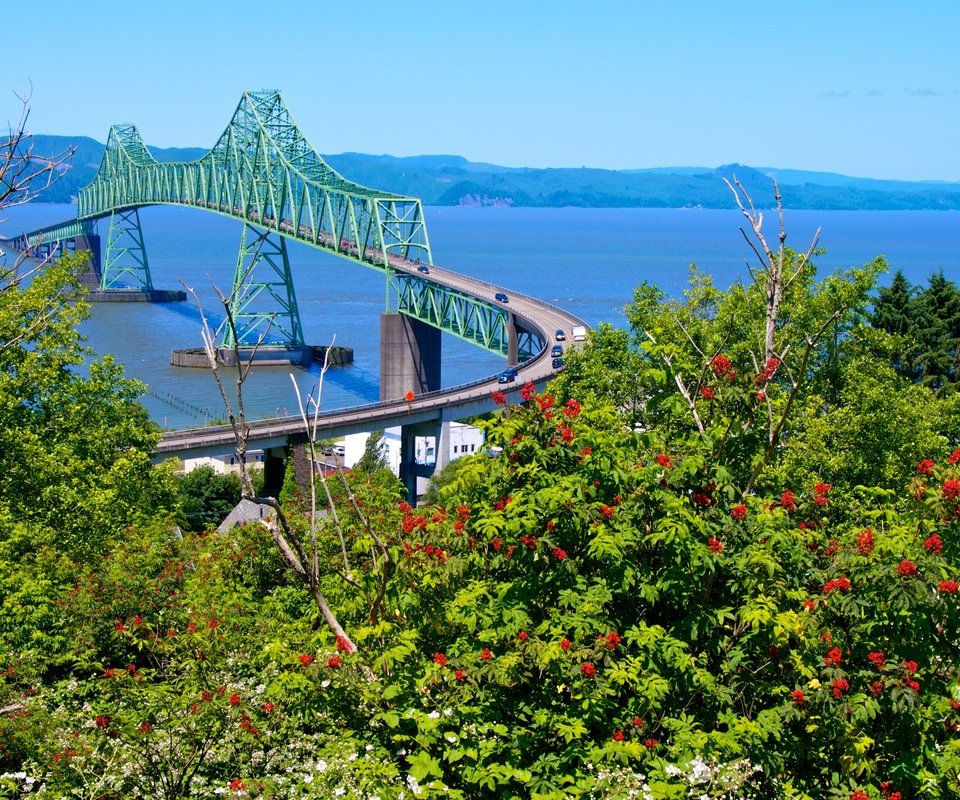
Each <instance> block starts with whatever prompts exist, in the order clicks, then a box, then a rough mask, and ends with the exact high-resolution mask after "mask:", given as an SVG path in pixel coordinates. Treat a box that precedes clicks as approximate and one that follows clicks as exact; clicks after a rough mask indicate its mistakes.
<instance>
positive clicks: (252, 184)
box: [5, 91, 582, 417]
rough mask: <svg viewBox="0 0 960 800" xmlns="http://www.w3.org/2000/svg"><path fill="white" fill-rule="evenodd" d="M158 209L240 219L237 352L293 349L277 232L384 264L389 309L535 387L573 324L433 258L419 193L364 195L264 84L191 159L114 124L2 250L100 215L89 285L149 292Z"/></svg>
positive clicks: (289, 295)
mask: <svg viewBox="0 0 960 800" xmlns="http://www.w3.org/2000/svg"><path fill="white" fill-rule="evenodd" d="M161 204H162V205H180V206H186V207H191V208H200V209H204V210H207V211H213V212H215V213H218V214H222V215H225V216H229V217H232V218H234V219H238V220H240V221H242V222H243V223H244V226H243V235H242V237H241V242H240V253H239V256H238V260H237V268H236V272H235V278H234V285H233V291H232V295H231V296H232V298H233V303H234V307H233V313H234V316H235V319H236V320H237V321H238V326H237V338H238V341H237V344H239V345H240V346H241V347H242V346H245V345H248V344H250V343H253V342H256V341H264V342H266V343H267V344H277V345H281V346H291V345H293V346H298V345H302V344H303V328H302V325H301V323H300V317H299V311H298V308H297V303H296V296H295V292H294V287H293V279H292V276H291V270H290V264H289V260H288V257H287V248H286V240H287V239H293V240H295V241H298V242H301V243H303V244H306V245H309V246H311V247H315V248H318V249H321V250H324V251H327V252H329V253H332V254H334V255H336V256H339V257H341V258H346V259H349V260H351V261H353V262H355V263H357V264H361V265H363V266H366V267H368V268H372V269H376V270H378V271H380V272H382V273H383V274H384V276H385V280H386V300H387V302H386V310H387V311H397V312H400V313H402V314H405V315H407V316H410V317H413V318H415V319H418V320H420V321H422V322H424V323H426V324H428V325H431V326H433V327H436V328H439V329H440V330H443V331H446V332H448V333H450V334H452V335H454V336H457V337H459V338H461V339H464V340H466V341H469V342H471V343H472V344H475V345H477V346H478V347H481V348H484V349H486V350H489V351H491V352H494V353H497V354H499V355H502V356H505V357H507V359H508V361H509V362H510V363H511V364H515V363H518V362H523V363H524V365H525V368H524V372H525V373H526V375H525V377H526V378H528V379H531V380H534V381H538V382H539V381H543V380H545V379H547V378H548V377H549V376H550V375H551V374H553V367H552V363H551V360H550V359H549V358H548V357H547V345H548V343H549V341H550V340H551V339H552V337H553V332H554V330H555V329H557V328H567V329H569V328H570V327H571V326H573V325H580V324H582V322H581V321H580V320H578V319H576V318H575V317H574V316H572V315H570V314H567V313H566V312H564V311H562V310H561V309H558V308H555V307H553V306H551V305H549V304H547V303H544V302H542V301H540V300H537V299H536V298H533V297H529V296H525V295H520V294H517V293H515V292H511V291H509V290H505V289H504V288H503V287H500V286H494V285H492V284H489V283H486V282H484V281H481V280H478V279H475V278H469V277H466V276H464V275H460V274H458V273H456V272H453V271H451V270H447V269H443V268H441V267H437V266H435V265H434V264H433V258H432V254H431V250H430V241H429V237H428V235H427V226H426V222H425V219H424V214H423V206H422V204H421V202H420V200H419V198H415V197H405V196H402V195H397V194H392V193H389V192H384V191H380V190H376V189H371V188H368V187H365V186H361V185H360V184H357V183H353V182H352V181H350V180H348V179H346V178H344V177H343V176H341V175H340V174H338V173H337V172H336V171H335V170H334V169H332V168H331V167H330V166H329V165H328V164H326V163H325V162H324V160H323V158H322V157H321V156H320V155H319V154H318V153H317V152H316V151H315V150H314V149H313V147H312V146H311V145H310V144H309V142H307V139H306V137H304V135H303V134H302V133H301V132H300V129H299V128H298V127H297V125H296V124H295V123H294V121H293V119H292V117H291V115H290V113H289V111H288V110H287V108H286V106H285V105H284V103H283V101H282V99H281V97H280V93H279V92H276V91H264V92H246V93H244V95H243V97H242V98H241V100H240V102H239V104H238V105H237V108H236V111H235V112H234V114H233V117H232V119H231V120H230V123H229V124H228V125H227V127H226V129H225V130H224V132H223V134H222V135H221V136H220V138H219V139H218V140H217V142H216V144H215V145H214V146H213V148H212V149H211V150H210V151H209V152H208V153H207V154H206V155H204V156H203V157H202V158H200V159H198V160H197V161H190V162H166V163H160V162H158V161H157V160H156V159H155V158H154V157H153V156H152V155H151V154H150V152H149V150H147V148H146V146H145V145H144V143H143V140H142V139H141V137H140V134H139V133H138V131H137V129H136V127H135V126H133V125H114V126H113V127H112V128H111V129H110V134H109V137H108V139H107V146H106V150H105V152H104V157H103V160H102V162H101V163H100V167H99V170H98V172H97V175H96V177H95V178H94V180H93V181H92V182H91V183H90V184H89V185H88V186H86V187H84V188H83V189H81V190H80V192H79V200H78V214H77V219H75V220H69V221H67V222H64V223H62V224H60V225H51V226H47V227H45V228H43V229H40V230H37V231H33V232H32V233H28V234H23V235H21V236H19V237H17V238H16V239H11V240H9V241H7V242H6V243H5V244H7V245H9V246H11V248H13V249H17V250H20V251H22V252H28V253H30V252H33V253H35V254H50V253H55V252H57V249H56V248H57V246H58V245H63V247H62V248H61V251H62V249H65V248H66V245H67V244H68V242H69V243H70V244H72V245H74V246H76V247H78V248H79V247H80V245H81V240H85V241H87V240H96V238H97V237H96V236H95V232H96V227H97V223H98V221H100V220H106V219H109V221H110V223H109V224H110V230H109V233H108V235H107V236H106V237H104V242H105V244H106V252H105V254H104V257H103V258H102V259H101V262H102V263H101V266H100V275H99V276H98V277H99V279H100V291H102V292H109V291H116V290H120V291H127V290H130V289H134V290H136V289H140V290H150V289H152V283H151V278H150V271H149V266H148V261H147V247H146V243H145V240H144V237H143V234H142V231H141V229H140V219H139V215H138V214H137V209H139V208H141V207H143V206H149V205H161ZM184 277H185V278H186V279H188V280H189V279H190V276H184ZM265 330H266V331H267V332H268V333H269V335H268V336H266V337H265V336H264V331H265ZM228 344H230V343H228ZM527 366H529V367H530V369H527V368H526V367H527ZM489 392H490V387H489V385H483V386H482V388H481V386H480V385H477V386H475V387H471V388H470V389H468V390H466V391H464V390H463V389H461V390H459V392H458V396H457V398H456V399H454V398H453V397H452V396H450V394H449V393H438V394H437V395H435V396H433V397H431V398H430V401H429V405H430V406H431V413H436V408H437V407H441V406H444V405H450V406H461V407H462V406H463V405H464V404H466V405H468V406H469V405H470V404H471V403H476V402H477V400H478V398H479V397H480V396H481V395H484V396H485V397H486V398H489ZM444 395H447V396H446V397H445V396H444ZM485 404H486V403H485V402H481V405H485ZM414 405H417V403H415V404H414ZM407 410H408V411H409V410H411V407H410V406H409V405H408V407H407ZM359 416H361V417H363V416H365V415H364V414H363V413H361V414H360V415H359Z"/></svg>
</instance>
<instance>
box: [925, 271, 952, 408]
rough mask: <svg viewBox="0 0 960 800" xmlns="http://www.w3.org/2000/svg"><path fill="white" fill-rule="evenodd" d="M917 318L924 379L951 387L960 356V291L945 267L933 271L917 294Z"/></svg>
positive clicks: (936, 385) (942, 387) (936, 386)
mask: <svg viewBox="0 0 960 800" xmlns="http://www.w3.org/2000/svg"><path fill="white" fill-rule="evenodd" d="M913 318H914V334H913V335H914V338H915V339H916V340H917V344H918V346H919V352H918V355H917V366H918V370H919V379H920V381H921V382H923V383H925V384H927V385H929V386H930V387H931V388H932V389H944V388H948V387H951V386H952V385H953V384H955V383H956V381H957V362H958V358H960V291H958V290H957V286H956V284H954V283H953V281H949V280H947V279H946V278H945V277H944V275H943V272H942V271H941V272H939V273H935V274H933V275H931V276H930V282H929V285H928V286H927V288H926V289H924V290H923V291H922V292H920V294H919V295H917V298H916V300H915V302H914V304H913Z"/></svg>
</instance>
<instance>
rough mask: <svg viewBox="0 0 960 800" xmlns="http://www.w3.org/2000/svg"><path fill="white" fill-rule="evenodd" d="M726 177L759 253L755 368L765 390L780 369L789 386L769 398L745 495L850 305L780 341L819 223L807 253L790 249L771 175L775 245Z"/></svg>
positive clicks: (757, 214)
mask: <svg viewBox="0 0 960 800" xmlns="http://www.w3.org/2000/svg"><path fill="white" fill-rule="evenodd" d="M724 183H726V184H727V187H728V188H729V189H730V191H731V193H732V194H733V197H734V200H735V201H736V204H737V207H738V208H739V209H740V211H741V213H742V214H743V216H744V217H745V218H746V220H747V222H748V223H749V225H750V232H751V234H752V237H751V234H748V233H747V232H746V231H745V230H744V229H743V228H741V229H740V232H741V234H743V238H744V240H745V241H746V242H747V245H748V246H749V247H750V249H751V250H752V251H753V253H754V255H755V256H756V259H757V264H756V267H754V266H752V265H750V264H749V263H748V264H747V268H748V269H749V270H750V275H751V277H752V278H753V280H754V281H755V282H757V283H758V284H759V285H761V286H762V287H763V291H764V337H763V356H762V358H758V357H757V355H756V354H754V356H753V365H754V369H755V370H756V372H757V374H758V375H760V376H762V383H761V390H762V391H764V393H765V390H766V388H767V386H768V384H769V383H770V381H771V380H773V378H774V376H775V375H777V374H778V373H779V374H781V375H786V383H787V386H788V387H789V390H788V392H787V396H786V400H785V402H784V403H783V404H782V406H781V407H780V409H779V411H776V409H775V408H774V405H773V404H772V403H771V402H770V399H769V397H767V398H766V401H765V402H766V408H767V436H766V448H765V450H764V454H763V459H762V460H761V461H760V462H758V463H757V465H756V466H755V467H754V469H753V472H752V473H751V475H750V478H749V479H748V481H747V484H746V486H745V487H744V490H743V495H744V496H746V495H748V494H749V493H750V492H751V491H752V490H753V486H754V484H755V483H756V480H757V478H758V477H759V476H760V473H761V472H762V471H763V470H764V468H765V467H766V466H767V465H768V464H770V462H771V461H772V460H773V456H774V454H775V453H776V450H777V447H778V446H779V444H780V439H781V436H782V435H783V429H784V426H785V425H786V424H787V420H788V419H789V417H790V413H791V411H792V409H793V406H794V403H795V401H796V399H797V397H798V395H799V393H800V391H801V389H802V388H803V385H804V383H805V382H806V378H807V368H808V365H809V363H810V358H811V356H812V355H813V353H814V350H815V349H816V347H817V345H818V344H819V342H820V340H821V339H822V338H823V335H824V334H825V333H826V332H827V331H828V330H829V329H830V327H831V326H833V325H834V324H835V323H836V322H837V321H838V320H839V319H840V318H841V317H842V316H843V315H844V314H845V313H846V312H847V311H848V310H849V306H848V305H840V306H839V307H837V308H834V309H833V311H832V313H830V314H829V315H828V316H827V317H826V318H825V319H823V320H822V321H821V323H820V324H819V325H818V326H817V328H816V329H815V330H814V331H813V332H812V333H809V334H804V336H803V339H802V342H792V343H791V342H788V343H785V344H783V345H782V346H779V345H778V342H777V340H776V333H777V330H778V328H779V327H780V324H781V304H782V302H783V299H784V297H785V295H786V293H787V291H788V290H789V289H790V287H791V285H792V284H793V283H794V282H795V281H796V280H797V279H798V278H799V277H800V276H801V275H802V274H803V271H804V270H805V269H806V268H807V266H808V265H809V264H810V260H811V259H812V258H813V256H814V254H815V253H816V251H817V245H818V244H819V242H820V228H817V230H816V232H815V233H814V235H813V239H812V240H811V242H810V245H809V247H807V249H806V251H804V252H803V253H793V252H792V251H788V249H787V247H786V241H787V233H786V226H785V225H784V221H783V198H782V197H781V195H780V187H779V186H778V185H777V182H776V181H773V191H774V198H775V200H776V204H777V219H778V220H779V231H778V234H777V249H776V250H773V249H772V248H771V247H770V245H769V243H768V241H767V237H766V234H765V233H764V231H763V212H762V211H759V210H757V208H756V207H755V206H754V203H753V200H752V199H751V197H750V195H749V194H748V193H747V190H746V189H745V188H744V187H743V184H742V183H741V182H740V181H739V180H737V178H736V176H734V178H733V182H731V181H729V180H727V179H726V178H724ZM794 345H799V354H794V355H793V356H791V359H790V361H792V362H793V363H792V364H791V363H789V362H788V355H790V351H791V348H793V347H794Z"/></svg>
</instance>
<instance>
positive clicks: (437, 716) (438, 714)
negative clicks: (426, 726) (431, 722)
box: [427, 711, 440, 719]
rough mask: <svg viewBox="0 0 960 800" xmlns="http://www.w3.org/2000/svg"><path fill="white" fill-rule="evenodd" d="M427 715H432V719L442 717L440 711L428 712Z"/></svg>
mask: <svg viewBox="0 0 960 800" xmlns="http://www.w3.org/2000/svg"><path fill="white" fill-rule="evenodd" d="M427 716H428V717H430V719H440V712H439V711H431V712H430V713H429V714H427Z"/></svg>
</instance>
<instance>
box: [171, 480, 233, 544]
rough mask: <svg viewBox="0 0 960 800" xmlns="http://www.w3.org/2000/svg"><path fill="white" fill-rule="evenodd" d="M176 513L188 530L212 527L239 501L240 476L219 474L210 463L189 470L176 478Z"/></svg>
mask: <svg viewBox="0 0 960 800" xmlns="http://www.w3.org/2000/svg"><path fill="white" fill-rule="evenodd" d="M178 486H179V489H180V513H181V515H182V516H183V517H184V519H185V526H186V527H187V528H188V529H189V530H192V531H202V530H205V529H207V528H215V527H216V526H217V525H219V524H220V522H221V521H222V520H223V518H224V517H225V516H227V514H229V513H230V511H231V510H233V507H234V506H236V504H237V503H239V502H240V479H239V478H238V477H237V476H236V475H232V474H228V475H221V474H219V473H217V472H215V471H214V469H213V467H210V466H202V467H198V468H197V469H194V470H191V471H190V472H188V473H187V474H186V475H184V476H183V477H181V478H180V479H179V481H178Z"/></svg>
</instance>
